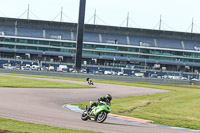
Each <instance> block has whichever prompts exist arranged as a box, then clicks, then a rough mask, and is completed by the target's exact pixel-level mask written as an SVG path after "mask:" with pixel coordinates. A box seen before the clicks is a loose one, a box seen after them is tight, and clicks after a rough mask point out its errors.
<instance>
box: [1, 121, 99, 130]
mask: <svg viewBox="0 0 200 133" xmlns="http://www.w3.org/2000/svg"><path fill="white" fill-rule="evenodd" d="M0 131H9V132H12V133H97V132H93V131H88V130H75V129H66V128H59V127H53V126H47V125H39V124H33V123H28V122H20V121H16V120H11V119H5V118H0Z"/></svg>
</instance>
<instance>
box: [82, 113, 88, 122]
mask: <svg viewBox="0 0 200 133" xmlns="http://www.w3.org/2000/svg"><path fill="white" fill-rule="evenodd" d="M81 119H82V120H83V121H87V120H88V115H87V111H84V112H83V113H82V115H81Z"/></svg>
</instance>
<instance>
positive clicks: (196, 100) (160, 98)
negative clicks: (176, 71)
mask: <svg viewBox="0 0 200 133" xmlns="http://www.w3.org/2000/svg"><path fill="white" fill-rule="evenodd" d="M132 85H133V86H141V87H149V88H156V89H165V90H171V91H172V92H168V93H160V94H153V95H143V96H132V97H126V98H119V99H113V100H112V104H111V105H112V106H111V109H112V113H114V114H119V115H125V116H130V117H136V118H142V119H148V120H153V121H154V123H156V124H162V125H169V126H177V127H184V128H191V129H198V130H200V124H199V123H200V90H199V89H187V88H181V87H171V86H170V87H169V86H162V85H142V84H139V85H138V84H134V83H132ZM85 104H88V102H83V103H78V104H75V105H78V106H79V107H80V108H82V109H84V106H85Z"/></svg>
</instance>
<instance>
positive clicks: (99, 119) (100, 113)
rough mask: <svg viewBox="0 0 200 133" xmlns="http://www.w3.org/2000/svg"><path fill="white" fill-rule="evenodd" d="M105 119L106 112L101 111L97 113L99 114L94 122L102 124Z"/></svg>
mask: <svg viewBox="0 0 200 133" xmlns="http://www.w3.org/2000/svg"><path fill="white" fill-rule="evenodd" d="M106 118H107V112H105V111H101V112H99V113H98V114H97V116H96V121H97V122H98V123H102V122H104V121H105V120H106Z"/></svg>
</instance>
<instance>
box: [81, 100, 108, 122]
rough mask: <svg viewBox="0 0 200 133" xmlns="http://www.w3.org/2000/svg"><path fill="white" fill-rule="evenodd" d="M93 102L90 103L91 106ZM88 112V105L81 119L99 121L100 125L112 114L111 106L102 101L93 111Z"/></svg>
mask: <svg viewBox="0 0 200 133" xmlns="http://www.w3.org/2000/svg"><path fill="white" fill-rule="evenodd" d="M92 103H93V102H92V101H90V105H92ZM87 110H88V107H87V105H85V111H84V112H83V113H82V115H81V119H82V120H83V121H86V120H88V119H90V120H94V121H97V122H98V123H102V122H104V121H105V120H106V118H107V115H108V113H110V112H111V109H110V105H108V103H106V102H102V101H100V102H99V103H98V106H97V107H95V106H94V107H92V109H91V110H89V111H88V112H87Z"/></svg>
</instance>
